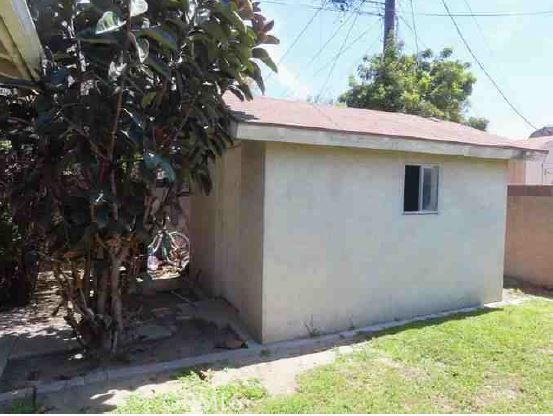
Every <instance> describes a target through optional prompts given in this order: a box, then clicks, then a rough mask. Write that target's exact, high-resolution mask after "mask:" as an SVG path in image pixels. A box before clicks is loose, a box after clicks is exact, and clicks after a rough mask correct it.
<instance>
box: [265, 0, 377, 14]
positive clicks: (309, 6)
mask: <svg viewBox="0 0 553 416" xmlns="http://www.w3.org/2000/svg"><path fill="white" fill-rule="evenodd" d="M263 3H270V4H276V5H279V6H288V7H303V8H307V9H312V10H319V11H325V12H334V13H344V10H340V9H337V8H333V7H325V6H324V5H322V6H315V5H313V4H305V3H294V4H291V3H286V2H283V1H278V0H263ZM364 3H369V4H375V5H376V4H380V3H379V2H373V1H364ZM354 13H356V14H359V15H365V16H382V13H379V12H376V11H375V12H371V11H366V10H358V11H356V12H354Z"/></svg>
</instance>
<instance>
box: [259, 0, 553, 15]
mask: <svg viewBox="0 0 553 416" xmlns="http://www.w3.org/2000/svg"><path fill="white" fill-rule="evenodd" d="M262 2H263V3H270V4H276V5H280V6H288V7H304V8H309V9H313V10H323V11H328V12H335V13H342V12H343V11H342V10H340V9H337V8H332V7H324V6H315V5H313V4H306V3H294V4H292V3H286V2H284V1H279V0H262ZM365 3H369V4H374V5H381V4H383V3H382V2H377V1H374V2H373V1H365ZM354 13H357V14H361V15H371V16H382V13H379V12H369V11H364V10H360V11H357V12H354ZM415 15H416V16H427V17H449V16H450V15H448V14H445V13H415ZM548 15H553V10H537V11H529V12H524V11H521V12H472V11H471V12H470V13H451V16H453V17H517V16H548Z"/></svg>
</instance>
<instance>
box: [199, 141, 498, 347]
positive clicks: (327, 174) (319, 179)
mask: <svg viewBox="0 0 553 416" xmlns="http://www.w3.org/2000/svg"><path fill="white" fill-rule="evenodd" d="M405 163H433V164H439V165H440V166H441V172H440V189H439V192H440V196H439V204H440V208H439V209H440V212H439V214H437V215H403V213H402V204H403V195H402V192H403V188H402V186H403V185H402V182H403V174H404V165H405ZM214 178H215V189H214V192H213V193H212V195H211V196H209V197H200V196H196V197H194V198H193V201H192V221H191V223H192V267H193V269H195V270H197V269H201V270H202V279H203V280H204V282H205V283H206V285H207V286H208V287H210V288H211V290H212V292H213V293H214V294H216V295H220V296H223V297H225V298H227V299H228V300H229V301H230V302H231V303H232V304H233V305H235V306H236V307H237V309H238V310H239V312H240V314H241V316H242V317H243V319H244V320H245V321H246V323H247V324H248V326H249V328H250V330H251V331H252V332H253V334H254V336H256V337H257V338H258V339H259V340H262V341H263V342H271V341H277V340H283V339H291V338H295V337H301V336H305V335H307V334H308V332H309V330H311V331H316V332H332V331H336V330H341V329H347V328H349V327H352V326H355V327H360V326H363V325H368V324H371V323H376V322H383V321H391V320H394V319H402V318H408V317H413V316H415V315H420V314H426V313H431V312H437V311H444V310H450V309H455V308H459V307H463V306H470V305H479V304H482V303H486V302H490V301H495V300H498V299H500V297H501V287H502V276H503V254H504V235H505V209H506V179H507V162H506V161H493V160H489V159H473V158H464V157H455V156H437V155H423V154H417V153H402V152H389V151H375V150H366V149H350V148H337V147H328V146H312V145H296V144H287V143H273V142H266V143H263V142H250V141H243V142H242V144H241V145H240V146H238V147H236V148H234V149H232V150H230V151H229V152H227V154H226V155H225V156H224V157H223V159H222V160H221V161H220V162H219V163H218V166H217V169H216V170H215V174H214Z"/></svg>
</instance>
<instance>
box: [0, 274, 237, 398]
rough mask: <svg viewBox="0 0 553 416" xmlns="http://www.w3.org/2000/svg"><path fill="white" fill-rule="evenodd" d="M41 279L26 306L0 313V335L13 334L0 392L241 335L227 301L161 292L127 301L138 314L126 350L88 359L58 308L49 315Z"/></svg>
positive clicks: (50, 301)
mask: <svg viewBox="0 0 553 416" xmlns="http://www.w3.org/2000/svg"><path fill="white" fill-rule="evenodd" d="M41 277H42V279H41V280H40V281H39V285H40V286H39V287H38V291H37V296H36V299H35V301H34V302H33V303H32V304H31V305H29V306H27V307H25V308H17V309H12V310H10V311H8V312H4V313H0V334H1V335H2V336H4V335H8V336H14V337H16V338H17V340H16V345H15V346H14V348H12V352H11V353H10V358H9V362H8V364H7V366H6V369H5V370H4V373H3V374H2V377H1V378H0V392H2V391H9V390H13V389H16V388H23V387H29V386H32V385H33V384H34V383H36V382H38V381H41V382H42V381H55V380H66V379H69V378H72V377H77V376H82V375H84V374H85V373H87V372H90V371H91V370H94V369H97V368H121V367H126V366H132V365H140V364H147V363H152V362H162V361H170V360H174V359H177V358H186V357H192V356H197V355H203V354H208V353H212V352H220V351H221V350H222V349H221V348H222V347H223V348H225V347H228V345H229V343H230V344H232V346H233V347H238V345H239V344H240V340H241V339H243V338H244V336H243V335H242V336H239V335H237V333H236V332H235V329H234V328H235V327H236V326H237V325H238V324H237V322H238V319H237V318H236V316H235V315H236V312H235V311H234V310H233V309H232V308H231V307H230V305H228V304H227V303H226V302H224V301H222V300H218V299H202V300H198V298H197V296H195V297H192V296H191V294H190V293H187V292H184V291H182V292H179V291H172V292H163V293H157V294H153V295H150V296H141V297H140V299H138V298H137V299H135V300H133V299H131V300H130V302H129V303H130V305H131V308H132V309H133V310H137V311H139V313H138V314H137V321H136V322H135V324H136V325H135V329H134V330H133V331H132V336H133V337H134V339H135V341H134V342H133V343H132V344H131V347H130V348H129V349H128V350H126V351H125V352H124V353H123V354H121V355H120V357H118V359H116V360H110V361H100V360H98V359H93V358H90V357H87V356H85V355H83V353H82V349H81V348H80V345H79V344H78V343H77V342H76V340H75V338H74V337H73V333H72V330H71V328H70V327H69V326H68V325H67V323H66V322H65V321H64V319H63V317H62V316H63V311H60V313H59V315H58V316H55V317H53V316H52V312H53V311H54V310H55V308H56V307H57V305H58V302H59V300H58V299H59V297H58V295H57V293H56V289H55V284H53V282H52V281H51V276H48V275H44V276H41ZM187 299H192V300H190V301H187ZM233 317H234V318H236V319H234V321H233V319H232V318H233ZM231 324H232V325H233V326H231ZM239 332H240V331H239Z"/></svg>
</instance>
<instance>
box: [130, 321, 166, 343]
mask: <svg viewBox="0 0 553 416" xmlns="http://www.w3.org/2000/svg"><path fill="white" fill-rule="evenodd" d="M136 335H138V337H139V338H140V339H142V340H143V341H158V340H160V339H165V338H169V337H170V336H171V335H173V334H172V332H171V331H170V330H169V329H167V328H165V327H164V326H161V325H156V324H148V325H143V326H139V327H138V329H137V330H136Z"/></svg>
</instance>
